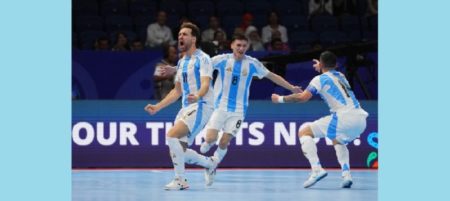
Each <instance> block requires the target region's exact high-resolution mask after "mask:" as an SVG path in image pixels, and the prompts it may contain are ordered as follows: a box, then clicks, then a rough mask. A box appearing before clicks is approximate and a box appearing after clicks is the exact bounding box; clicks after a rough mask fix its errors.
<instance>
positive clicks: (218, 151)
mask: <svg viewBox="0 0 450 201" xmlns="http://www.w3.org/2000/svg"><path fill="white" fill-rule="evenodd" d="M227 151H228V148H226V149H221V148H220V147H217V149H216V151H215V152H214V156H215V157H217V158H218V159H219V163H220V162H221V161H222V159H223V158H224V157H225V155H226V154H227Z"/></svg>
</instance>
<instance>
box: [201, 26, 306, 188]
mask: <svg viewBox="0 0 450 201" xmlns="http://www.w3.org/2000/svg"><path fill="white" fill-rule="evenodd" d="M248 47H249V41H248V39H247V38H246V37H245V36H244V35H235V36H234V37H233V39H232V42H231V49H232V50H233V53H229V54H221V55H218V56H215V57H213V58H212V63H213V68H214V69H217V70H218V75H217V79H216V82H215V85H214V92H215V103H214V108H215V109H214V112H213V114H212V115H211V119H210V120H209V121H208V124H207V125H206V129H207V134H206V140H205V142H203V143H202V145H201V147H200V151H201V152H202V153H206V152H207V151H208V150H209V149H210V148H211V147H212V146H213V145H214V144H215V142H216V141H217V138H218V132H219V131H220V130H222V131H223V135H222V137H221V139H220V141H219V146H218V148H217V149H216V150H215V152H214V155H213V159H214V161H218V162H221V161H222V160H223V158H224V157H225V155H226V153H227V151H228V145H229V143H230V141H231V140H232V139H233V137H235V136H236V134H237V133H238V131H239V130H240V128H241V125H242V123H243V121H244V118H245V113H246V111H247V107H248V105H249V101H248V97H249V94H250V85H251V83H252V79H253V77H258V78H259V79H262V78H264V77H266V78H268V79H269V80H271V81H272V82H273V83H275V84H277V85H279V86H281V87H284V88H285V89H288V90H290V91H292V92H293V93H294V92H300V91H301V89H300V88H299V87H294V86H293V85H291V84H290V83H288V82H287V81H286V80H284V79H283V78H282V77H280V76H278V75H276V74H274V73H272V72H270V71H269V70H267V69H266V67H264V65H263V64H262V63H261V62H259V61H258V60H257V59H255V58H252V57H250V56H248V55H246V54H245V52H246V51H247V49H248ZM261 90H265V89H261ZM209 170H210V169H209ZM209 173H210V174H205V179H206V183H207V185H211V184H212V183H213V180H214V175H215V171H212V172H211V171H210V172H209Z"/></svg>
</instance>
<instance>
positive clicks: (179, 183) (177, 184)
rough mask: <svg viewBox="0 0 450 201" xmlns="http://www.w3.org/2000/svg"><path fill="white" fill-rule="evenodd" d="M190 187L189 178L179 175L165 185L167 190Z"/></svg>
mask: <svg viewBox="0 0 450 201" xmlns="http://www.w3.org/2000/svg"><path fill="white" fill-rule="evenodd" d="M188 188H189V184H188V182H187V180H186V179H183V178H179V177H175V179H173V180H172V181H171V182H170V183H168V184H167V185H166V186H165V189H166V190H184V189H188Z"/></svg>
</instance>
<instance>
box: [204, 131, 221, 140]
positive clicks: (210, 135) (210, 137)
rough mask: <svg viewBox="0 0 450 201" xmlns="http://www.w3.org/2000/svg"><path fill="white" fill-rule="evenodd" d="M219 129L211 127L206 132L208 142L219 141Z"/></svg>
mask: <svg viewBox="0 0 450 201" xmlns="http://www.w3.org/2000/svg"><path fill="white" fill-rule="evenodd" d="M217 135H218V131H217V130H214V129H209V130H208V131H207V133H206V137H205V140H206V142H207V143H213V142H215V141H217Z"/></svg>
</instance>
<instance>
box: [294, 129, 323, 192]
mask: <svg viewBox="0 0 450 201" xmlns="http://www.w3.org/2000/svg"><path fill="white" fill-rule="evenodd" d="M298 135H299V138H300V144H301V147H302V151H303V154H304V155H305V157H306V158H307V159H308V161H309V163H310V164H311V169H312V172H311V175H310V177H309V178H308V180H306V181H305V183H303V187H305V188H309V187H311V186H312V185H314V184H315V183H317V182H318V181H320V180H321V179H323V178H324V177H326V176H327V175H328V173H327V172H326V171H325V170H324V169H323V168H322V166H321V165H320V161H319V156H318V155H317V146H316V143H315V142H314V134H313V132H312V130H311V126H310V124H309V123H304V124H302V125H301V126H300V130H299V133H298Z"/></svg>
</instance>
